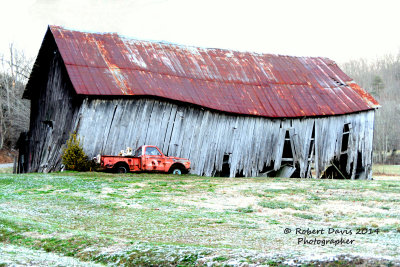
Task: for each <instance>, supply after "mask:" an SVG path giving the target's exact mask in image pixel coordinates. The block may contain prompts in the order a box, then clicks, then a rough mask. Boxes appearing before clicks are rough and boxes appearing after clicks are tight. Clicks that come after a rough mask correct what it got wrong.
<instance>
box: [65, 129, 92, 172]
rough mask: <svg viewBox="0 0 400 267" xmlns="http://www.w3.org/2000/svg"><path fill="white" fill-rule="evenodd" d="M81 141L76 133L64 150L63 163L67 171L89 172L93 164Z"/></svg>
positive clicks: (72, 135)
mask: <svg viewBox="0 0 400 267" xmlns="http://www.w3.org/2000/svg"><path fill="white" fill-rule="evenodd" d="M80 142H81V140H80V139H79V138H78V137H77V134H76V133H73V134H71V136H70V138H69V139H68V140H67V144H66V147H65V148H64V150H63V155H62V163H63V164H64V165H65V169H66V170H72V171H88V170H89V169H90V167H91V162H90V161H89V158H88V156H87V155H86V153H85V151H83V148H82V146H81V144H80Z"/></svg>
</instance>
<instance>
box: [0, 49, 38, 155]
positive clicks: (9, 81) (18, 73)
mask: <svg viewBox="0 0 400 267" xmlns="http://www.w3.org/2000/svg"><path fill="white" fill-rule="evenodd" d="M32 62H33V60H32V59H29V58H27V57H26V56H25V55H24V53H23V51H20V50H17V49H15V47H14V45H13V44H10V46H9V54H8V55H7V56H6V55H0V149H1V148H3V147H4V146H5V145H6V146H8V147H12V146H13V145H15V143H16V141H17V139H18V137H19V133H20V132H21V131H26V130H27V128H28V124H29V108H30V107H29V101H27V100H24V99H22V94H23V92H24V89H25V85H26V83H27V81H28V77H29V73H30V71H31V67H32Z"/></svg>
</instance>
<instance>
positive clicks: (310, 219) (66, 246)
mask: <svg viewBox="0 0 400 267" xmlns="http://www.w3.org/2000/svg"><path fill="white" fill-rule="evenodd" d="M399 186H400V181H398V180H382V181H343V180H315V179H303V180H298V179H284V178H237V179H228V178H217V177H215V178H211V177H207V178H205V177H199V176H194V175H185V176H173V175H161V174H127V175H116V174H107V173H78V172H63V173H52V174H24V175H13V174H0V242H2V243H4V244H8V245H12V246H20V247H26V248H30V249H37V250H39V249H42V250H44V251H47V252H49V253H58V254H61V255H64V256H72V257H75V258H77V259H79V260H84V261H90V262H98V263H103V264H115V263H117V262H118V263H119V264H120V265H127V266H132V265H145V266H148V265H153V266H156V265H173V266H177V265H179V266H192V265H195V264H197V265H202V264H206V263H207V262H208V263H210V262H215V263H216V264H220V265H224V264H226V263H227V262H229V261H230V260H238V261H239V260H243V259H245V260H246V262H248V263H250V264H267V262H268V261H270V262H276V263H277V264H278V266H279V265H280V264H281V263H282V262H283V260H284V259H285V258H290V257H294V256H296V255H303V254H307V253H313V252H314V249H315V248H313V247H312V246H298V245H296V238H297V236H296V235H293V234H284V233H283V230H284V229H285V228H294V227H300V226H301V227H307V228H310V229H319V228H329V227H335V228H346V229H347V228H350V229H356V228H357V227H358V228H360V227H367V228H368V227H376V226H378V227H379V228H381V229H382V234H379V235H362V236H361V235H360V236H356V237H354V238H355V239H356V241H357V242H356V244H355V245H354V246H353V247H345V246H325V247H318V249H319V253H324V252H326V253H348V252H351V251H359V252H360V253H363V252H365V253H368V252H369V251H371V249H374V248H375V250H378V248H379V250H378V251H379V253H380V255H383V256H396V257H399V252H398V250H397V249H396V247H398V246H399V245H400V233H399V232H398V229H400V197H399V195H398V192H399V188H400V187H399ZM383 233H384V234H383ZM325 237H326V236H325ZM266 250H268V251H270V252H276V254H277V255H285V256H284V257H283V258H279V260H277V259H275V258H274V257H273V255H272V256H266V254H265V253H264V252H265V251H266ZM258 253H259V254H258ZM249 255H250V256H249ZM260 255H264V256H260ZM271 257H272V258H271ZM0 263H1V262H0Z"/></svg>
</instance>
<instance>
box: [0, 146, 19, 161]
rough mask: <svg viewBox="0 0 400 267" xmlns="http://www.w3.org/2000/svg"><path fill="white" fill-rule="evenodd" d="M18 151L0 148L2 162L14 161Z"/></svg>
mask: <svg viewBox="0 0 400 267" xmlns="http://www.w3.org/2000/svg"><path fill="white" fill-rule="evenodd" d="M17 155H18V152H17V151H15V150H7V149H0V163H13V162H14V157H17Z"/></svg>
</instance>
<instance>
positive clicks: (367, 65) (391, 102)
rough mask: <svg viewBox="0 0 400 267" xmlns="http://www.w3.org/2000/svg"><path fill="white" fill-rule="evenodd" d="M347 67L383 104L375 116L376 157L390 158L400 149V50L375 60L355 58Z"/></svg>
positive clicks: (349, 72) (377, 158) (381, 158)
mask: <svg viewBox="0 0 400 267" xmlns="http://www.w3.org/2000/svg"><path fill="white" fill-rule="evenodd" d="M342 67H343V69H344V71H345V72H346V73H347V74H349V76H350V77H352V78H353V79H355V80H356V81H357V82H358V83H359V84H360V85H361V86H362V87H363V88H364V89H366V90H367V91H369V92H370V93H371V94H372V95H373V96H374V97H375V98H376V99H377V100H378V101H379V103H380V104H381V106H382V107H381V108H380V109H378V111H377V112H376V116H375V131H374V149H375V153H376V156H375V160H376V161H377V162H380V163H383V162H387V157H388V156H389V155H391V154H392V153H391V152H392V151H395V150H398V149H400V134H399V133H400V121H399V119H400V104H399V103H400V51H399V53H398V54H397V55H388V56H385V57H383V58H380V59H377V60H376V61H374V62H367V61H366V60H362V59H360V60H355V61H350V62H347V63H345V64H343V66H342Z"/></svg>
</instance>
